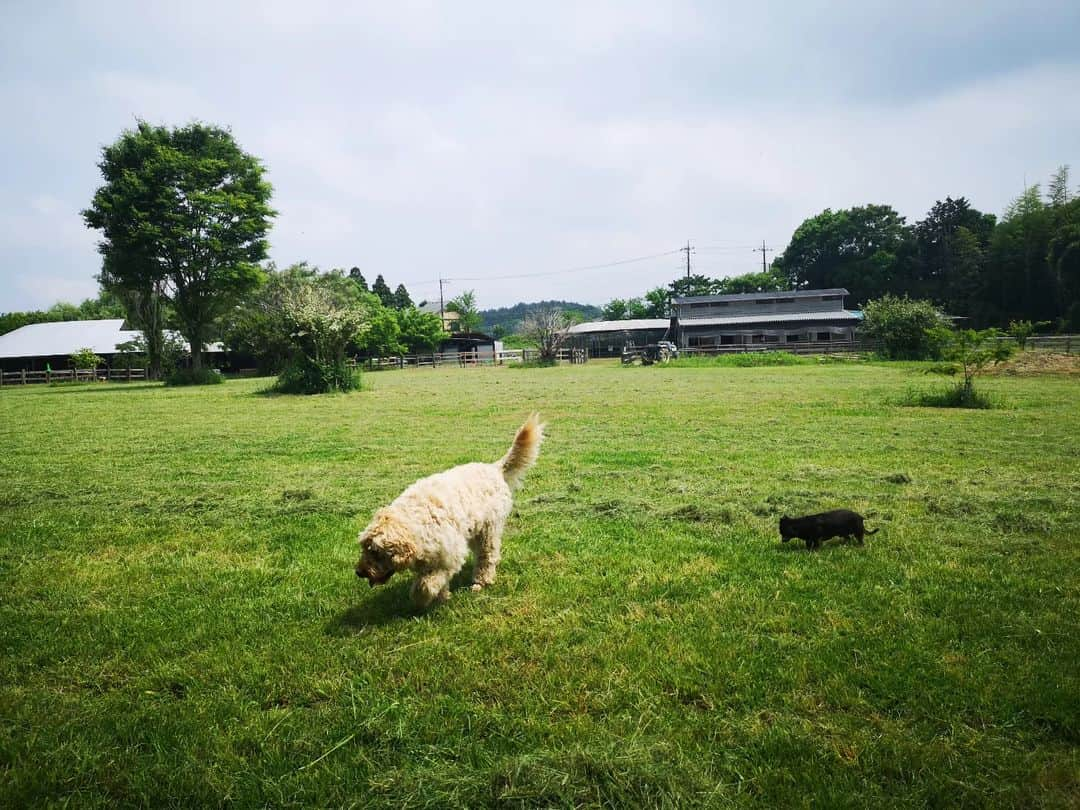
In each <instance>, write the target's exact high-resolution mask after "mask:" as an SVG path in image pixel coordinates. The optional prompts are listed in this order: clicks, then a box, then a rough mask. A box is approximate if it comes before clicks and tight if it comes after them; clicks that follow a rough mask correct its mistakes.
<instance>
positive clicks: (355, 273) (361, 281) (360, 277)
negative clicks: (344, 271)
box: [349, 267, 369, 292]
mask: <svg viewBox="0 0 1080 810" xmlns="http://www.w3.org/2000/svg"><path fill="white" fill-rule="evenodd" d="M349 278H351V279H352V280H353V281H354V282H356V286H357V287H359V288H360V289H361V290H363V291H364V292H369V290H368V284H367V279H366V278H364V274H363V273H361V272H360V268H359V267H353V268H351V269H350V270H349Z"/></svg>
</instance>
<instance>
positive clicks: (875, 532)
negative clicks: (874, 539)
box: [866, 529, 881, 534]
mask: <svg viewBox="0 0 1080 810" xmlns="http://www.w3.org/2000/svg"><path fill="white" fill-rule="evenodd" d="M880 531H881V529H874V530H873V531H872V532H866V534H877V533H878V532H880Z"/></svg>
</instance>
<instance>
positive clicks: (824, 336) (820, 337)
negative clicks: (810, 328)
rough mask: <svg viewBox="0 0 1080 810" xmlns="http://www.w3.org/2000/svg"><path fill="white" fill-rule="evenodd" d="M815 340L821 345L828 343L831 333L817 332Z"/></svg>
mask: <svg viewBox="0 0 1080 810" xmlns="http://www.w3.org/2000/svg"><path fill="white" fill-rule="evenodd" d="M817 339H818V340H819V341H820V342H822V343H828V342H829V341H830V340H832V333H831V332H818V333H817Z"/></svg>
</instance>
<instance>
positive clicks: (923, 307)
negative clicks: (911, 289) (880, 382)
mask: <svg viewBox="0 0 1080 810" xmlns="http://www.w3.org/2000/svg"><path fill="white" fill-rule="evenodd" d="M944 325H945V319H944V317H942V315H941V313H940V312H938V310H937V308H936V307H935V306H934V305H933V304H932V303H930V302H929V301H916V300H913V299H911V298H906V297H905V298H897V297H896V296H894V295H886V296H883V297H882V298H878V299H876V300H874V301H870V302H869V303H867V305H866V307H865V308H864V309H863V322H862V326H861V327H860V328H859V331H860V332H861V333H862V335H863V336H864V337H868V338H870V339H871V340H876V341H879V342H880V343H881V356H882V357H884V358H886V359H888V360H937V359H939V358H940V357H941V344H940V342H938V340H937V339H935V337H934V335H933V334H932V333H931V330H933V329H934V328H935V327H939V326H944Z"/></svg>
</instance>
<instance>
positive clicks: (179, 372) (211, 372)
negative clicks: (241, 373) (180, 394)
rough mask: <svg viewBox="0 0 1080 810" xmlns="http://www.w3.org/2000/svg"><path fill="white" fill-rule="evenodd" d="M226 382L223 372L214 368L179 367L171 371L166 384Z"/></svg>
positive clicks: (214, 383) (213, 383)
mask: <svg viewBox="0 0 1080 810" xmlns="http://www.w3.org/2000/svg"><path fill="white" fill-rule="evenodd" d="M223 382H225V378H224V377H223V376H222V374H221V372H220V371H218V370H217V369H213V368H177V369H173V370H172V371H171V372H169V375H168V376H167V377H166V378H165V385H218V384H220V383H223Z"/></svg>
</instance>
